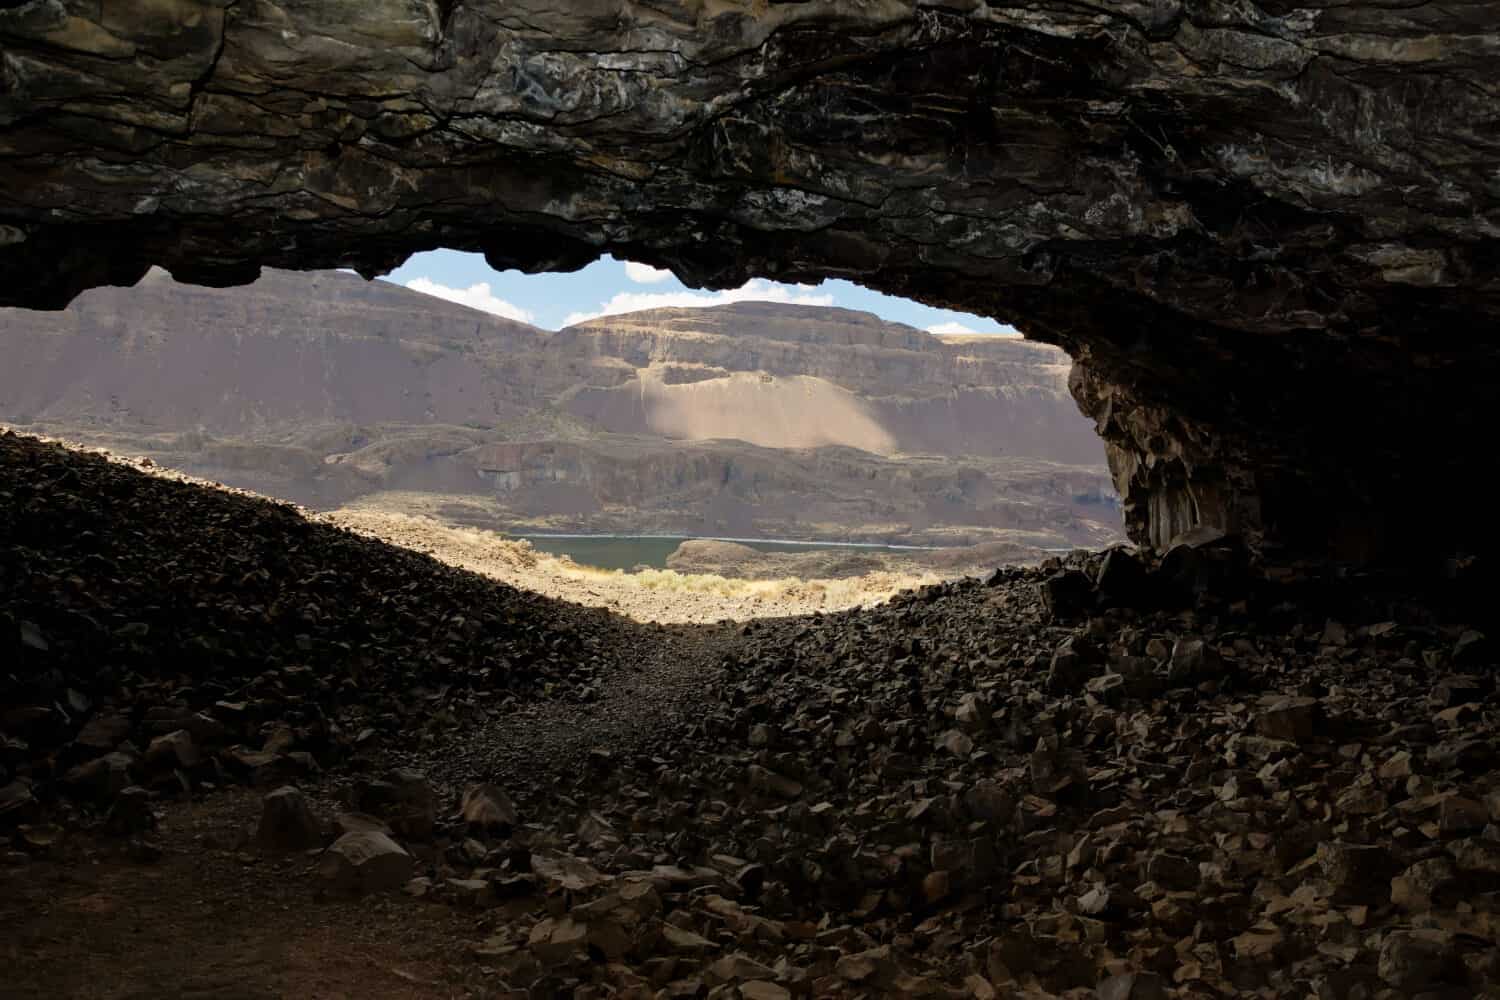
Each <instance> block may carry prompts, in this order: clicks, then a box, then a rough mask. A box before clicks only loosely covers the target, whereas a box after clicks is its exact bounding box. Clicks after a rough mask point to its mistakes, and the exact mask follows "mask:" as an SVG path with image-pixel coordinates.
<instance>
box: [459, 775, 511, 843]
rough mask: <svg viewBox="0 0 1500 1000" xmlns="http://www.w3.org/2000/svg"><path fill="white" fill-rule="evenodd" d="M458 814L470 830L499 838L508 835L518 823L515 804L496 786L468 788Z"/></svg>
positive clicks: (485, 785)
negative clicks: (491, 834) (497, 835)
mask: <svg viewBox="0 0 1500 1000" xmlns="http://www.w3.org/2000/svg"><path fill="white" fill-rule="evenodd" d="M459 813H460V815H461V817H462V819H463V821H464V822H465V823H467V824H468V825H469V828H470V829H476V830H485V831H487V832H490V833H496V834H499V835H500V836H504V835H506V834H508V833H509V832H510V831H511V830H513V829H514V828H515V827H516V826H517V825H518V824H519V823H520V817H519V814H518V813H517V812H516V806H515V803H513V802H512V801H511V800H510V796H509V795H506V794H505V792H504V791H503V790H502V789H501V788H500V787H499V786H498V785H490V784H484V785H472V786H470V787H469V788H468V789H467V790H465V792H464V797H463V802H462V804H461V806H460V808H459Z"/></svg>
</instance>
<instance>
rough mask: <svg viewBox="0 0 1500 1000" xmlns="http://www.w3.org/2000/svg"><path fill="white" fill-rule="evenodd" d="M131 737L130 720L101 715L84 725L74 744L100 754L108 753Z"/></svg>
mask: <svg viewBox="0 0 1500 1000" xmlns="http://www.w3.org/2000/svg"><path fill="white" fill-rule="evenodd" d="M129 737H130V720H129V719H127V718H125V717H124V716H123V715H113V714H110V713H103V712H102V713H100V714H98V715H96V716H94V717H93V718H92V719H90V720H89V721H88V722H87V723H85V724H84V727H83V728H82V729H80V730H79V731H78V735H77V736H76V737H74V739H73V742H74V743H75V744H76V745H78V746H81V747H85V748H87V749H89V750H94V751H97V752H99V753H108V752H109V751H111V750H113V749H115V748H116V747H118V746H119V745H120V744H121V743H123V742H124V741H125V740H126V739H128V738H129Z"/></svg>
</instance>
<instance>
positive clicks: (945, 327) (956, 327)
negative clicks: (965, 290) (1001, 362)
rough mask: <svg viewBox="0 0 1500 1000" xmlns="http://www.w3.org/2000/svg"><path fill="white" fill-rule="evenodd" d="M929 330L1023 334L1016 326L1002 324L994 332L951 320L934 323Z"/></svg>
mask: <svg viewBox="0 0 1500 1000" xmlns="http://www.w3.org/2000/svg"><path fill="white" fill-rule="evenodd" d="M927 332H928V333H967V334H976V335H979V336H985V337H1019V336H1020V335H1021V331H1020V330H1017V329H1015V328H1014V327H1009V326H1002V327H1001V328H1000V329H998V330H995V331H992V332H987V331H981V330H976V329H974V328H973V327H971V326H964V325H963V324H962V323H955V322H953V321H951V320H950V321H949V322H947V323H937V324H934V325H933V326H929V327H928V328H927Z"/></svg>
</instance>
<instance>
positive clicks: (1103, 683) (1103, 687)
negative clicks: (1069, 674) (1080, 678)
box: [1084, 673, 1125, 705]
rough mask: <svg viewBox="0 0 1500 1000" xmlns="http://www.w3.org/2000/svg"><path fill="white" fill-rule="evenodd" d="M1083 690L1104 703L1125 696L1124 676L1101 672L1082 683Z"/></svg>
mask: <svg viewBox="0 0 1500 1000" xmlns="http://www.w3.org/2000/svg"><path fill="white" fill-rule="evenodd" d="M1084 690H1085V691H1087V692H1088V693H1089V694H1091V695H1093V696H1094V697H1095V698H1097V699H1098V700H1099V701H1101V702H1103V703H1104V704H1106V705H1112V704H1114V703H1116V702H1118V701H1119V700H1120V699H1121V698H1123V697H1124V696H1125V678H1124V676H1123V675H1121V674H1114V673H1110V674H1101V675H1100V676H1098V677H1095V678H1094V679H1093V680H1091V681H1089V682H1088V683H1087V684H1086V685H1084Z"/></svg>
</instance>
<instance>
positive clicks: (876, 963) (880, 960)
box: [833, 573, 1087, 986]
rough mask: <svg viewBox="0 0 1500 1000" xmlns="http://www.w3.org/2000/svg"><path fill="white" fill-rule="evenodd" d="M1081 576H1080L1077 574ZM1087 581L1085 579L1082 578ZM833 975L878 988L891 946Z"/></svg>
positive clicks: (890, 971) (857, 957)
mask: <svg viewBox="0 0 1500 1000" xmlns="http://www.w3.org/2000/svg"><path fill="white" fill-rule="evenodd" d="M1079 575H1080V576H1082V574H1081V573H1080V574H1079ZM1084 579H1087V577H1084ZM833 972H834V975H836V976H838V977H839V978H841V979H845V980H847V981H849V982H851V983H861V984H864V985H867V986H880V985H881V984H883V983H886V982H889V981H890V979H891V978H892V977H893V976H894V975H895V973H896V966H895V962H894V961H893V960H892V959H891V946H890V945H882V946H880V947H879V948H871V949H869V950H868V951H862V952H858V953H856V954H853V955H844V956H843V957H841V958H840V959H839V960H838V961H837V962H835V963H834V966H833Z"/></svg>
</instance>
